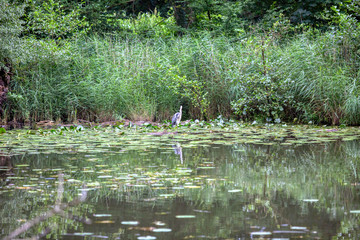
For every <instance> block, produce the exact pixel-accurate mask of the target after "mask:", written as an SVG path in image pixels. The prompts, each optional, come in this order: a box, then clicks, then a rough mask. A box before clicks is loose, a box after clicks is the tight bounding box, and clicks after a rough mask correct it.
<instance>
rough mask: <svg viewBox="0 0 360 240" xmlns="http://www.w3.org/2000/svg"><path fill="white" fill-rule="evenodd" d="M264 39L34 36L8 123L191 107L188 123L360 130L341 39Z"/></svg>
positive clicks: (150, 114) (157, 114)
mask: <svg viewBox="0 0 360 240" xmlns="http://www.w3.org/2000/svg"><path fill="white" fill-rule="evenodd" d="M262 42H263V39H262V38H260V37H256V36H251V37H247V38H244V39H243V40H236V41H231V40H230V39H228V38H225V37H217V38H210V37H208V36H206V35H205V36H202V37H191V36H186V37H178V38H170V39H167V40H163V39H162V38H153V39H140V38H135V37H132V38H131V39H126V38H123V37H117V36H116V35H115V36H110V37H98V36H92V37H87V38H83V39H78V40H73V41H69V42H67V43H66V44H64V45H63V46H62V47H59V46H58V45H56V44H55V43H54V42H44V41H42V42H40V41H37V40H29V41H26V42H25V43H24V47H26V48H27V49H29V57H27V58H26V59H27V61H26V62H19V63H18V65H17V66H16V69H17V72H16V80H15V81H13V83H12V84H13V85H12V88H11V93H10V96H9V100H10V101H9V105H8V108H7V112H8V116H7V118H8V119H7V120H11V119H13V118H15V119H23V120H26V119H29V120H30V119H31V120H35V121H39V120H44V119H54V120H57V119H59V120H61V121H74V120H76V119H78V118H82V119H88V120H97V121H106V120H116V119H120V118H130V119H132V120H157V121H161V120H165V119H169V118H170V116H171V115H172V114H173V113H174V112H175V111H177V110H178V108H179V106H180V105H183V106H184V110H185V111H184V115H185V116H184V117H185V118H207V119H209V118H215V117H217V116H218V115H220V114H221V115H223V116H225V117H230V116H234V117H237V118H246V119H253V118H256V117H259V116H260V117H262V118H263V119H265V118H269V117H272V118H279V119H281V120H292V119H293V118H298V119H299V120H302V121H303V122H307V121H315V122H325V123H331V124H341V123H348V124H360V118H359V111H358V110H359V109H360V99H359V97H358V96H359V95H358V94H359V86H358V83H357V81H356V80H354V79H356V76H354V69H352V68H351V66H350V67H349V66H347V65H346V64H344V61H339V60H336V61H334V60H333V58H331V57H329V54H328V53H329V51H336V47H335V48H334V44H332V45H328V44H331V43H332V40H331V38H326V37H323V36H322V35H316V36H311V37H309V36H308V35H306V34H304V35H298V36H297V37H296V38H294V39H292V40H289V41H287V43H285V44H284V43H283V44H278V43H276V42H275V41H273V42H272V41H270V42H269V43H267V44H266V45H264V44H262ZM234 110H235V111H234ZM234 113H235V115H234ZM243 113H245V115H244V114H243ZM244 116H246V117H244Z"/></svg>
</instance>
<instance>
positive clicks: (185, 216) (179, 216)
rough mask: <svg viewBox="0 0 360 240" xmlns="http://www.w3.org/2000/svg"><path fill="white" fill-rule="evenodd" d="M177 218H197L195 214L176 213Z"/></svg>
mask: <svg viewBox="0 0 360 240" xmlns="http://www.w3.org/2000/svg"><path fill="white" fill-rule="evenodd" d="M175 217H176V218H195V217H196V216H195V215H176V216H175Z"/></svg>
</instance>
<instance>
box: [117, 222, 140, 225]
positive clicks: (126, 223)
mask: <svg viewBox="0 0 360 240" xmlns="http://www.w3.org/2000/svg"><path fill="white" fill-rule="evenodd" d="M121 224H123V225H138V224H139V222H138V221H122V222H121Z"/></svg>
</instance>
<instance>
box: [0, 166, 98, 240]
mask: <svg viewBox="0 0 360 240" xmlns="http://www.w3.org/2000/svg"><path fill="white" fill-rule="evenodd" d="M58 179H59V185H58V189H57V197H56V201H55V205H54V207H53V209H51V210H49V211H47V212H45V213H43V214H41V215H40V216H38V217H36V218H33V219H31V220H29V221H27V222H26V223H24V224H23V225H21V226H20V227H19V228H17V229H15V230H14V231H13V232H11V233H10V234H9V235H8V236H6V237H5V238H3V240H11V239H14V238H15V237H16V236H18V235H20V234H22V233H24V232H27V231H28V230H29V229H30V228H32V227H34V226H35V225H36V224H39V223H41V222H44V221H46V220H47V219H48V218H50V217H53V216H55V215H58V216H60V217H63V218H66V219H72V220H75V221H79V222H82V223H86V224H90V223H91V220H89V219H87V218H80V217H77V216H75V215H72V214H71V213H69V212H66V210H67V209H68V208H69V207H73V206H76V205H78V204H80V203H81V202H84V201H85V200H86V197H87V191H82V194H81V197H79V198H76V199H75V200H73V201H71V202H69V203H62V198H63V194H64V174H62V173H60V174H59V175H58ZM55 228H56V225H55V224H53V225H51V226H50V227H48V228H46V229H44V230H43V231H42V232H41V233H40V234H38V235H37V236H32V237H31V238H30V239H40V238H42V237H45V236H46V235H47V234H49V233H50V232H51V231H52V230H53V229H55Z"/></svg>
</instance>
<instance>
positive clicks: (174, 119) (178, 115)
mask: <svg viewBox="0 0 360 240" xmlns="http://www.w3.org/2000/svg"><path fill="white" fill-rule="evenodd" d="M181 114H182V106H180V110H179V112H177V113H175V114H174V116H173V117H172V119H171V126H172V127H175V126H177V125H179V123H180V120H181Z"/></svg>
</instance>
